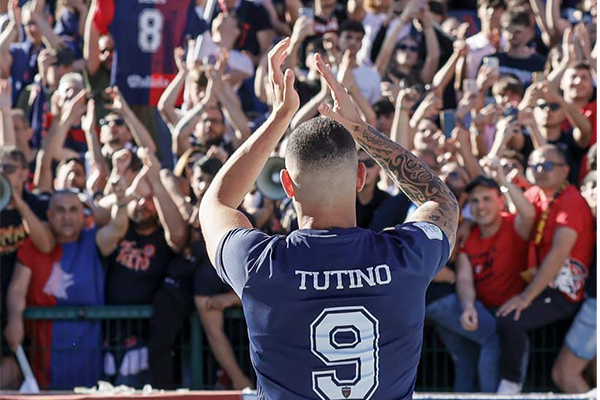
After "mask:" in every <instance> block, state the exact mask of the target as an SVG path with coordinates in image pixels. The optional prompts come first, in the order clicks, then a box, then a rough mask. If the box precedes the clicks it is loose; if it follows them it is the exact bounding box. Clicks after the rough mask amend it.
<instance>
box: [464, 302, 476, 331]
mask: <svg viewBox="0 0 600 400" xmlns="http://www.w3.org/2000/svg"><path fill="white" fill-rule="evenodd" d="M460 324H461V325H462V327H463V328H464V330H465V331H470V332H472V331H476V330H477V328H478V327H479V319H478V317H477V310H476V309H475V307H474V306H472V305H471V306H469V307H467V308H465V310H464V311H463V313H462V314H461V316H460Z"/></svg>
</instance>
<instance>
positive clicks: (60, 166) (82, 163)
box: [56, 157, 85, 174]
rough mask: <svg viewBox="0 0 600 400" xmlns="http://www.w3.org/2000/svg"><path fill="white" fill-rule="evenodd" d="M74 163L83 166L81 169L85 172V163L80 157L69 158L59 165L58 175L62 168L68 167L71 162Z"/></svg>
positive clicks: (57, 167) (57, 168)
mask: <svg viewBox="0 0 600 400" xmlns="http://www.w3.org/2000/svg"><path fill="white" fill-rule="evenodd" d="M71 161H72V162H74V163H76V164H79V165H81V168H83V170H84V171H85V163H84V162H83V160H81V159H80V158H78V157H69V158H65V159H63V160H61V161H60V162H59V163H58V165H57V166H56V173H57V174H58V171H60V169H61V168H62V167H65V166H67V165H68V164H69V163H70V162H71Z"/></svg>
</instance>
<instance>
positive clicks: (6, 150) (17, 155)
mask: <svg viewBox="0 0 600 400" xmlns="http://www.w3.org/2000/svg"><path fill="white" fill-rule="evenodd" d="M4 157H8V158H10V159H11V160H13V161H15V162H17V163H19V164H21V168H28V167H29V164H28V163H27V158H26V157H25V154H24V153H23V152H22V151H21V150H19V148H18V147H17V146H0V158H4Z"/></svg>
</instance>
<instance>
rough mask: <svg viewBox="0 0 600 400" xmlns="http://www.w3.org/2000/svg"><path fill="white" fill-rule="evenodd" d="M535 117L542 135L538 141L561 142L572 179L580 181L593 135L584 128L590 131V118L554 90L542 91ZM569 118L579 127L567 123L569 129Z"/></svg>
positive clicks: (559, 145)
mask: <svg viewBox="0 0 600 400" xmlns="http://www.w3.org/2000/svg"><path fill="white" fill-rule="evenodd" d="M533 118H534V120H535V122H536V126H537V127H538V130H539V133H540V134H541V136H542V137H541V138H538V141H539V142H540V143H538V145H541V144H545V143H548V144H554V145H556V146H558V147H559V148H560V150H561V151H562V152H563V153H564V155H565V157H566V162H567V164H568V165H569V176H568V180H569V183H571V184H577V183H578V182H579V171H580V169H581V164H582V161H583V157H584V156H585V153H586V147H587V143H589V135H588V136H587V137H588V139H587V140H586V139H585V137H584V136H586V135H585V134H584V132H586V131H587V132H589V131H590V129H589V122H588V121H587V120H586V118H585V117H584V116H583V114H581V113H580V112H579V111H578V110H577V109H576V108H575V107H574V106H573V105H571V104H568V103H567V102H566V101H565V100H564V99H563V98H562V96H561V95H559V94H558V93H555V92H553V91H552V90H549V91H548V92H545V93H544V92H541V94H540V96H539V98H538V99H537V101H536V102H535V105H534V108H533ZM566 121H573V122H574V123H575V126H576V128H575V129H572V128H571V127H570V125H569V124H568V123H567V127H566V129H565V122H566Z"/></svg>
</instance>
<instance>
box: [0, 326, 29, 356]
mask: <svg viewBox="0 0 600 400" xmlns="http://www.w3.org/2000/svg"><path fill="white" fill-rule="evenodd" d="M4 338H5V339H6V343H8V347H10V349H11V350H12V351H17V348H18V347H19V345H20V344H21V343H23V339H25V327H24V326H23V320H22V319H19V320H14V319H13V320H10V321H9V322H8V325H6V329H4Z"/></svg>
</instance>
